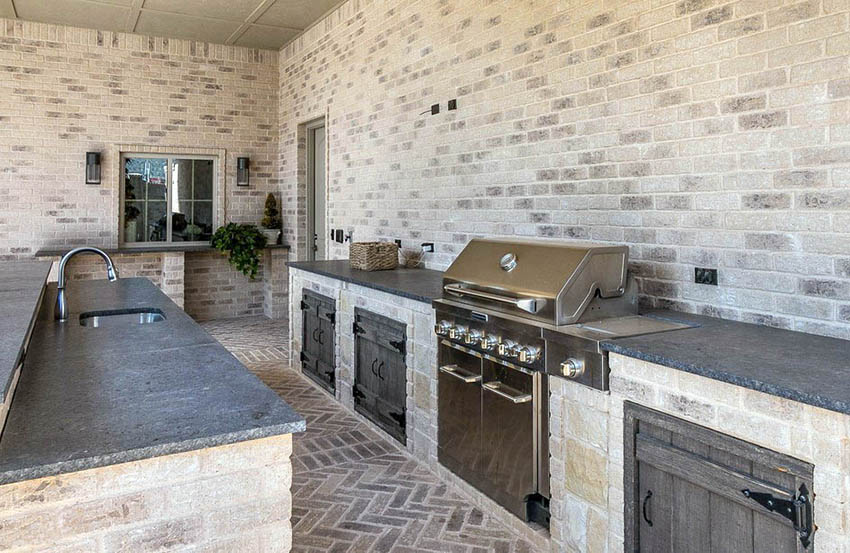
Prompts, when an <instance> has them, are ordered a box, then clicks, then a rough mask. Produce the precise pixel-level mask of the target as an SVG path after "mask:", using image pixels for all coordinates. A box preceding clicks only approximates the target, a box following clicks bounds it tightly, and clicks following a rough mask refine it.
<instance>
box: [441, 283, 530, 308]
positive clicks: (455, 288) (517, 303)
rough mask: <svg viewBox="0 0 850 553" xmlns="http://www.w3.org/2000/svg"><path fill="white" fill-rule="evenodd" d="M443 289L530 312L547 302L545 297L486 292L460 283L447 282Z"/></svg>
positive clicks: (458, 294)
mask: <svg viewBox="0 0 850 553" xmlns="http://www.w3.org/2000/svg"><path fill="white" fill-rule="evenodd" d="M443 290H445V291H446V292H448V293H450V294H455V295H457V296H472V297H474V298H481V299H485V300H491V301H497V302H500V303H507V304H510V305H513V306H514V307H516V308H517V309H522V310H523V311H527V312H528V313H537V312H538V311H540V310H541V309H543V306H544V305H545V304H546V300H545V299H543V298H511V297H508V296H500V295H499V294H492V293H490V292H484V291H482V290H475V289H473V288H465V287H463V286H460V285H459V284H446V285H445V286H443Z"/></svg>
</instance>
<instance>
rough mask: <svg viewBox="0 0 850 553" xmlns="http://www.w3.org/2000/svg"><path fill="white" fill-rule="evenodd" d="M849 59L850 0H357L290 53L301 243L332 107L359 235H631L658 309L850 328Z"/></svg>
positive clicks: (284, 113)
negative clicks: (320, 120)
mask: <svg viewBox="0 0 850 553" xmlns="http://www.w3.org/2000/svg"><path fill="white" fill-rule="evenodd" d="M848 71H850V4H849V3H848V2H847V0H802V1H801V0H576V1H570V2H565V1H563V0H533V1H532V0H515V1H511V2H497V1H492V0H420V1H416V2H410V1H406V0H349V1H348V2H346V3H344V4H342V5H341V6H340V7H339V8H338V9H336V10H335V11H333V12H332V13H331V14H329V15H328V16H327V17H326V18H325V19H323V20H322V21H320V22H318V23H317V24H316V25H315V26H314V27H312V28H311V29H309V30H308V31H307V32H306V33H304V34H303V35H302V36H301V37H299V38H297V39H296V40H295V41H294V42H292V43H291V44H289V45H288V46H286V47H285V48H284V49H283V50H282V51H281V55H280V111H279V117H278V119H279V124H280V137H279V144H280V166H279V170H280V178H281V181H282V187H283V198H284V201H283V204H284V206H285V215H286V217H285V229H284V234H285V240H286V241H287V242H288V243H290V244H292V245H293V247H294V248H295V250H294V253H295V256H296V257H297V258H302V257H303V253H304V252H303V248H304V244H305V243H306V240H305V238H306V237H304V236H303V234H302V231H301V230H300V229H303V223H302V221H303V216H304V213H305V208H304V206H305V201H306V195H305V192H304V187H303V182H304V179H303V166H300V165H299V156H300V155H301V154H302V153H303V148H304V140H303V138H304V137H303V133H302V132H301V131H300V128H299V125H300V124H302V123H304V122H306V121H308V120H310V119H313V118H315V117H320V116H322V115H324V114H325V113H326V112H327V113H328V144H329V163H328V172H329V189H330V193H329V202H328V205H329V210H330V213H329V219H328V221H329V222H328V226H329V227H331V228H345V229H353V230H354V238H355V239H356V240H366V239H372V238H385V239H391V238H399V239H402V240H404V242H405V244H404V245H405V246H411V245H418V244H419V243H420V242H424V241H429V242H435V243H436V248H437V251H436V253H435V254H430V255H428V256H426V259H427V263H428V265H429V266H430V267H432V268H443V267H446V266H447V265H448V264H449V263H450V262H451V260H452V259H453V258H454V256H455V255H456V254H457V252H458V251H459V250H460V249H461V248H462V247H463V246H464V244H465V243H466V242H467V241H468V240H469V239H470V238H471V237H474V236H530V237H555V238H580V239H585V238H589V239H593V240H602V241H613V242H625V243H628V244H630V245H631V256H632V260H633V263H632V269H633V271H634V272H635V274H636V275H637V276H638V277H639V279H640V284H641V294H642V297H643V301H644V303H645V304H648V305H654V306H659V307H672V308H675V309H678V310H684V311H696V312H700V313H705V314H709V315H715V316H722V317H724V318H731V319H741V320H744V321H749V322H757V323H761V324H768V325H774V326H778V327H784V328H794V329H797V330H802V331H805V332H813V333H819V334H827V335H834V336H838V337H843V338H850V302H848V300H850V235H849V234H848V233H850V186H848V184H850V79H848ZM451 98H457V99H458V106H459V110H458V111H455V112H447V111H446V101H447V100H449V99H451ZM437 102H439V103H440V105H441V107H442V112H441V113H440V114H439V115H437V116H431V115H421V112H423V111H425V110H427V109H428V108H429V106H430V105H431V104H433V103H437ZM320 232H321V231H320ZM346 248H347V246H346V245H334V246H333V247H332V255H333V257H337V258H343V257H345V256H346V255H347V253H346ZM694 266H705V267H719V269H720V275H719V279H720V286H717V287H714V286H704V285H696V284H694V283H693V280H694Z"/></svg>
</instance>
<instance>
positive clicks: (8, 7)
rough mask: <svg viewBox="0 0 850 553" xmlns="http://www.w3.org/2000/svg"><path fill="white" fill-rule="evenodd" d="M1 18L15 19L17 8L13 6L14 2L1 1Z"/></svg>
mask: <svg viewBox="0 0 850 553" xmlns="http://www.w3.org/2000/svg"><path fill="white" fill-rule="evenodd" d="M0 17H8V18H13V17H15V7H14V6H12V0H0Z"/></svg>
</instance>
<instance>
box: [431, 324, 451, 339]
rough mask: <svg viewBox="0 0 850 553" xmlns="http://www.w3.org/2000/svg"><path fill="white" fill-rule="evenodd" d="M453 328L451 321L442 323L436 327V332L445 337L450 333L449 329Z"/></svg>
mask: <svg viewBox="0 0 850 553" xmlns="http://www.w3.org/2000/svg"><path fill="white" fill-rule="evenodd" d="M451 328H452V323H450V322H449V321H440V322H439V323H437V324H435V325H434V332H435V333H437V334H439V335H440V336H445V335H446V334H448V333H449V329H451Z"/></svg>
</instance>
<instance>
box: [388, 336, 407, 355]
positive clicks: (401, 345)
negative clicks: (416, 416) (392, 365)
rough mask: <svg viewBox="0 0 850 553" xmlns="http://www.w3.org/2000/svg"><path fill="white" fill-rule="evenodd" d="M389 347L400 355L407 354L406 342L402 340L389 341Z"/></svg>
mask: <svg viewBox="0 0 850 553" xmlns="http://www.w3.org/2000/svg"><path fill="white" fill-rule="evenodd" d="M390 345H391V346H392V347H394V348H395V349H397V350H398V352H399V353H400V354H402V355H405V354H406V353H407V342H406V341H405V340H404V339H401V340H397V341H396V340H390Z"/></svg>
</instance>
